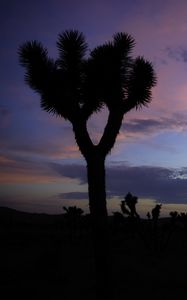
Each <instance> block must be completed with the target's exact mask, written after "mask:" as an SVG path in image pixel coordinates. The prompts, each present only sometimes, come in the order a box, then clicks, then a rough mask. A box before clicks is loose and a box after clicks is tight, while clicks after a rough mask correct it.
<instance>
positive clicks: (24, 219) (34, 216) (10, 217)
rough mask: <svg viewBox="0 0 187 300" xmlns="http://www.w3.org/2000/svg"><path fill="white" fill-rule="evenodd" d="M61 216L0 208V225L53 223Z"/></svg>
mask: <svg viewBox="0 0 187 300" xmlns="http://www.w3.org/2000/svg"><path fill="white" fill-rule="evenodd" d="M62 216H63V215H62V214H61V215H48V214H44V213H29V212H23V211H18V210H16V209H13V208H8V207H2V206H1V207H0V224H2V223H6V224H10V223H27V224H29V223H39V224H41V223H53V222H54V221H58V220H60V219H62Z"/></svg>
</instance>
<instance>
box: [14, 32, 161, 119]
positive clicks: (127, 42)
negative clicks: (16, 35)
mask: <svg viewBox="0 0 187 300" xmlns="http://www.w3.org/2000/svg"><path fill="white" fill-rule="evenodd" d="M134 45H135V42H134V39H133V38H132V37H131V36H130V35H128V34H126V33H117V34H115V35H114V36H113V39H112V41H110V42H107V43H104V44H103V45H101V46H98V47H96V48H95V49H93V50H92V51H91V52H90V55H89V57H88V56H86V52H87V48H88V46H87V44H86V41H85V38H84V36H83V34H82V33H80V32H78V31H77V30H70V31H64V32H62V33H61V34H60V35H59V37H58V41H57V48H58V52H59V58H58V59H57V60H56V61H54V60H52V59H50V58H49V57H48V52H47V50H46V49H45V48H44V47H43V46H42V45H41V43H39V42H37V41H32V42H26V43H25V44H23V45H22V46H21V47H20V48H19V57H20V63H21V65H22V66H23V67H25V69H26V74H25V80H26V82H27V84H29V85H30V86H31V88H32V89H34V90H35V91H36V92H38V93H39V94H40V95H41V106H42V108H43V109H44V110H46V111H48V112H52V113H54V114H57V115H60V116H63V117H64V118H65V119H69V120H70V121H72V120H73V119H75V118H77V117H78V118H79V117H82V118H84V119H85V120H87V119H88V118H89V116H90V115H91V114H92V113H93V112H97V111H98V110H100V108H101V107H102V106H103V105H104V104H106V105H107V107H108V109H109V111H111V110H115V109H119V107H120V108H123V109H124V112H127V111H128V110H130V109H132V108H134V107H136V108H137V107H141V106H142V105H146V104H147V103H148V102H150V100H151V87H152V86H154V85H155V83H156V79H155V74H154V71H153V67H152V65H151V64H150V63H149V62H148V61H145V60H144V58H142V57H139V58H137V59H135V60H134V59H133V58H132V57H131V51H132V49H133V47H134Z"/></svg>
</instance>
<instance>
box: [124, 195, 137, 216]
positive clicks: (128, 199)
mask: <svg viewBox="0 0 187 300" xmlns="http://www.w3.org/2000/svg"><path fill="white" fill-rule="evenodd" d="M124 199H125V200H123V201H121V210H122V212H123V213H124V214H127V215H129V216H131V217H132V218H139V215H138V213H137V211H136V204H137V203H138V197H136V196H133V195H132V194H131V193H128V194H127V195H126V196H125V197H124ZM126 205H127V206H128V208H127V207H126Z"/></svg>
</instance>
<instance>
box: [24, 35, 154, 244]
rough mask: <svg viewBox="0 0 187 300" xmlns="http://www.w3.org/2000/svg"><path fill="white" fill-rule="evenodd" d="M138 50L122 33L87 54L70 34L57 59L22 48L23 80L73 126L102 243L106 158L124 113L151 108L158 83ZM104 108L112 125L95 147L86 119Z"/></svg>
mask: <svg viewBox="0 0 187 300" xmlns="http://www.w3.org/2000/svg"><path fill="white" fill-rule="evenodd" d="M134 46H135V41H134V39H133V38H132V37H131V36H130V35H129V34H127V33H122V32H120V33H116V34H115V35H114V36H113V39H112V40H111V41H109V42H106V43H104V44H103V45H101V46H98V47H96V48H95V49H93V50H92V51H90V53H89V56H88V55H86V52H87V49H88V46H87V43H86V41H85V38H84V35H83V34H82V33H80V32H79V31H77V30H69V31H64V32H62V33H61V34H59V36H58V41H57V48H58V52H59V58H58V59H56V60H53V59H51V58H49V57H48V52H47V49H46V48H44V47H43V46H42V44H41V43H40V42H37V41H31V42H26V43H24V44H23V45H22V46H20V48H19V58H20V63H21V65H22V66H23V67H24V68H25V69H26V73H25V81H26V83H27V84H29V85H30V87H31V88H32V89H33V90H35V91H36V92H38V93H39V94H40V96H41V107H42V109H44V110H46V111H47V112H49V113H52V114H55V115H58V116H60V117H63V118H64V119H66V120H69V121H70V122H71V124H72V128H73V131H74V134H75V139H76V142H77V145H78V146H79V149H80V151H81V153H82V155H83V156H84V158H85V160H86V162H87V175H88V190H89V207H90V212H91V215H92V217H93V221H94V224H95V228H96V235H97V237H98V238H99V234H100V238H99V239H100V240H102V239H103V230H104V227H105V225H106V223H107V208H106V191H105V158H106V156H107V154H108V153H109V152H110V151H111V149H112V147H113V146H114V144H115V140H116V137H117V135H118V133H119V130H120V127H121V124H122V120H123V116H124V114H126V113H127V112H128V111H130V110H131V109H133V108H136V109H138V108H141V107H143V106H145V105H147V104H149V102H150V101H151V88H152V87H153V86H154V85H155V84H156V77H155V73H154V70H153V67H152V64H151V63H150V62H148V61H147V60H145V59H144V58H143V57H137V58H135V59H134V58H132V56H131V52H132V49H133V48H134ZM104 105H106V107H107V108H108V110H109V116H108V121H107V124H106V126H105V129H104V132H103V135H102V137H101V139H100V141H99V143H98V144H97V145H94V144H93V143H92V140H91V139H90V136H89V134H88V131H87V121H88V119H89V117H90V116H91V115H92V114H93V113H94V112H95V113H97V112H99V111H100V110H101V108H102V107H103V106H104Z"/></svg>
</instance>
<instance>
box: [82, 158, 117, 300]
mask: <svg viewBox="0 0 187 300" xmlns="http://www.w3.org/2000/svg"><path fill="white" fill-rule="evenodd" d="M87 172H88V191H89V205H90V213H91V217H92V222H93V243H94V256H95V272H96V295H97V299H113V298H112V291H111V284H110V276H111V270H109V261H110V258H109V257H110V245H109V231H108V217H107V207H106V191H105V158H103V157H101V156H100V155H99V153H95V154H94V155H92V156H91V157H90V159H88V160H87Z"/></svg>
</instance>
